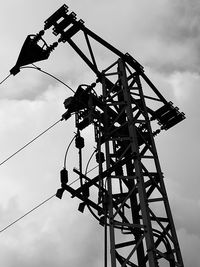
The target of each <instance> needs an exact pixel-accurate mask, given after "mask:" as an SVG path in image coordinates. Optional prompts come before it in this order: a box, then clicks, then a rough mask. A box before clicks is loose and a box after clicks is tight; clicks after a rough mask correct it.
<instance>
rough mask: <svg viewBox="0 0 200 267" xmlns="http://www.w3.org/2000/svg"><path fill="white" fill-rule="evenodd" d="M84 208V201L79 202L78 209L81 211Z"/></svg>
mask: <svg viewBox="0 0 200 267" xmlns="http://www.w3.org/2000/svg"><path fill="white" fill-rule="evenodd" d="M84 209H85V202H81V203H80V204H79V207H78V210H79V211H80V212H82V213H83V212H84Z"/></svg>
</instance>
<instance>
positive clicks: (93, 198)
mask: <svg viewBox="0 0 200 267" xmlns="http://www.w3.org/2000/svg"><path fill="white" fill-rule="evenodd" d="M50 27H53V34H54V35H55V36H56V37H57V36H58V42H56V43H54V44H53V45H51V46H48V45H46V47H47V48H46V50H45V51H47V52H48V53H50V52H51V51H52V50H53V49H54V48H55V47H56V46H57V45H58V44H59V43H61V42H63V43H68V44H69V45H70V46H71V47H72V48H73V49H74V50H75V51H76V52H77V53H78V55H79V56H80V57H81V58H82V59H83V60H84V61H85V63H86V64H87V65H88V66H89V67H90V69H91V70H92V71H93V72H94V74H95V77H96V80H95V83H93V84H91V85H90V86H86V87H85V86H83V85H80V86H79V87H78V89H77V91H76V93H75V94H74V96H73V97H70V98H68V99H66V100H65V102H64V104H65V108H66V109H67V111H66V113H65V114H64V115H63V119H65V120H67V119H68V118H69V117H70V116H71V115H72V114H74V113H76V127H77V136H76V147H77V148H78V149H79V159H80V161H79V169H74V172H75V173H76V174H78V175H79V177H80V186H79V187H78V188H77V187H76V188H75V187H73V186H70V185H69V184H68V177H67V170H65V169H64V170H62V171H61V188H60V189H59V190H58V191H57V196H58V197H59V198H61V197H62V194H63V192H64V191H65V190H67V191H68V192H70V193H71V194H72V197H77V198H79V199H80V200H81V203H80V205H79V211H81V212H83V211H84V208H85V207H86V206H87V207H88V209H89V210H90V211H91V213H92V214H93V215H94V216H95V218H96V219H97V220H98V221H99V223H100V224H101V225H102V226H103V227H104V228H105V267H107V266H108V262H109V260H110V261H111V264H110V266H111V267H116V266H122V267H125V266H127V267H128V266H131V267H158V266H163V267H165V266H170V267H175V266H177V267H183V261H182V256H181V252H180V248H179V243H178V239H177V235H176V230H175V226H174V223H173V218H172V214H171V210H170V205H169V201H168V197H167V193H166V189H165V185H164V180H163V173H162V171H161V168H160V163H159V159H158V155H157V150H156V146H155V142H154V137H155V136H156V135H157V134H159V133H160V132H161V130H168V129H169V128H171V127H173V126H174V125H176V124H177V123H179V122H180V121H182V120H183V119H184V118H185V116H184V114H183V113H181V112H179V110H178V108H177V107H174V106H173V104H172V103H171V102H168V101H167V100H166V99H165V98H164V97H163V96H162V94H161V93H160V92H159V91H158V89H157V88H156V87H155V86H154V85H153V83H152V82H151V81H150V79H149V78H148V77H147V76H146V75H145V73H144V69H143V67H142V66H141V65H140V64H139V63H138V62H137V61H136V60H135V59H134V58H133V57H132V56H130V55H129V54H127V53H126V54H123V53H122V52H120V51H119V50H118V49H116V48H115V47H114V46H112V45H110V44H109V43H108V42H106V41H105V40H103V39H102V38H100V37H99V36H98V35H96V34H95V33H93V32H92V31H91V30H89V29H88V28H86V27H85V25H84V22H83V21H82V20H79V21H78V20H77V19H76V14H75V13H74V12H71V13H69V11H68V7H67V6H66V5H63V6H62V7H61V8H60V9H58V10H57V11H56V12H55V13H54V14H53V15H52V16H50V17H49V18H48V19H47V20H46V21H45V26H44V31H41V32H40V33H39V35H36V37H35V39H33V41H32V40H31V46H30V45H29V47H33V46H34V47H36V48H37V50H38V45H36V44H35V43H34V45H33V44H32V43H33V42H36V41H35V40H37V41H38V39H39V38H40V37H41V36H42V35H43V34H44V33H45V31H46V30H48V29H49V28H50ZM38 36H39V37H38ZM76 37H78V38H76ZM42 40H43V39H42ZM76 40H77V41H76ZM45 44H46V43H45ZM98 46H101V47H102V48H103V49H104V50H105V55H106V60H105V62H106V64H107V63H108V61H109V60H111V62H109V64H107V65H106V66H105V67H102V65H103V64H102V61H98V56H99V52H98ZM96 49H97V50H96ZM39 50H40V53H41V52H42V55H43V52H45V51H43V50H42V51H41V49H39ZM26 51H27V49H26ZM96 51H97V52H96ZM22 52H23V51H22ZM26 53H27V52H26ZM22 54H23V53H22ZM107 54H108V57H107ZM48 55H49V54H48ZM45 56H46V57H47V55H46V53H45ZM41 59H42V57H38V56H37V57H35V58H34V62H35V61H36V60H41ZM31 60H32V59H31ZM20 62H21V61H19V60H18V64H17V70H15V69H14V71H13V73H14V74H15V73H17V71H19V67H20V64H21V63H20ZM99 62H100V63H99ZM14 68H15V67H14ZM96 87H98V88H97V89H96ZM157 122H158V124H157ZM91 124H92V125H93V126H94V130H95V142H96V161H97V163H98V173H97V174H96V176H94V175H92V174H91V173H90V174H87V173H86V172H85V173H83V170H82V169H83V168H82V150H83V149H84V141H83V139H82V137H81V131H82V130H83V129H84V128H86V127H87V126H88V125H91ZM108 250H109V251H110V256H109V254H108ZM108 258H109V259H108Z"/></svg>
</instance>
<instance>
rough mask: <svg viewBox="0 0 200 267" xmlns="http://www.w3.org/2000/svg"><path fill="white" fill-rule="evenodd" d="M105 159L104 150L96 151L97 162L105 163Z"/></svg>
mask: <svg viewBox="0 0 200 267" xmlns="http://www.w3.org/2000/svg"><path fill="white" fill-rule="evenodd" d="M104 161H105V157H104V153H103V152H98V153H96V162H97V163H103V162H104Z"/></svg>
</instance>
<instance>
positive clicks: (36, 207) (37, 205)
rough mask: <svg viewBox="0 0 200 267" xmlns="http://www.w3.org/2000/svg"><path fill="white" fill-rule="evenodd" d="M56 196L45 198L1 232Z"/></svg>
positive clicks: (0, 231)
mask: <svg viewBox="0 0 200 267" xmlns="http://www.w3.org/2000/svg"><path fill="white" fill-rule="evenodd" d="M54 196H55V194H54V195H52V196H50V197H49V198H47V199H45V200H44V201H43V202H41V203H40V204H38V205H37V206H35V207H34V208H33V209H31V210H29V211H28V212H26V213H25V214H24V215H22V216H21V217H19V218H18V219H16V220H15V221H13V222H12V223H10V224H8V225H7V226H6V227H4V228H3V229H2V230H0V233H2V232H4V231H5V230H7V229H8V228H9V227H11V226H12V225H13V224H15V223H17V222H18V221H20V220H22V219H23V218H24V217H26V216H27V215H29V214H30V213H31V212H33V211H34V210H36V209H38V208H39V207H40V206H42V205H43V204H45V203H46V202H47V201H49V200H50V199H52V198H53V197H54Z"/></svg>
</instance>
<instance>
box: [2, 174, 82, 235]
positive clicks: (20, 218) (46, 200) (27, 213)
mask: <svg viewBox="0 0 200 267" xmlns="http://www.w3.org/2000/svg"><path fill="white" fill-rule="evenodd" d="M78 180H79V178H77V179H75V180H74V181H73V182H71V183H70V184H69V185H72V184H74V183H75V182H76V181H78ZM55 196H56V194H53V195H52V196H50V197H48V198H47V199H45V200H44V201H42V202H41V203H40V204H38V205H37V206H35V207H34V208H32V209H31V210H29V211H28V212H26V213H25V214H24V215H22V216H21V217H19V218H18V219H16V220H15V221H13V222H11V223H10V224H8V225H7V226H6V227H4V228H3V229H1V230H0V233H2V232H4V231H5V230H7V229H8V228H9V227H11V226H12V225H14V224H15V223H17V222H19V221H20V220H22V219H23V218H24V217H26V216H27V215H29V214H30V213H31V212H33V211H34V210H36V209H38V208H39V207H41V206H42V205H44V204H45V203H46V202H48V201H49V200H51V199H52V198H53V197H55Z"/></svg>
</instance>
